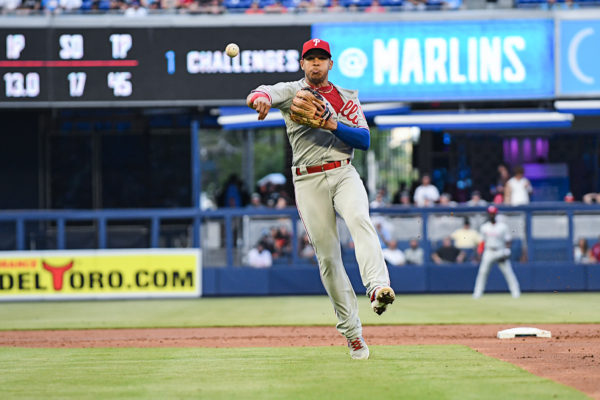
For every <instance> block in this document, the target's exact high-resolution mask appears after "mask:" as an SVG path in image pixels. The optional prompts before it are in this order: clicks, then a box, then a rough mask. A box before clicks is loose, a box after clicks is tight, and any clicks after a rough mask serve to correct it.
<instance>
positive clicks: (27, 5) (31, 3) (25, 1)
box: [4, 0, 42, 13]
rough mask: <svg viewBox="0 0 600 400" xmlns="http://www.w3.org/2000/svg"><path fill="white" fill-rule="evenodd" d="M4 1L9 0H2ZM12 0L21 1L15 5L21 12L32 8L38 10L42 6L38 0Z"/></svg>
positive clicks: (8, 0)
mask: <svg viewBox="0 0 600 400" xmlns="http://www.w3.org/2000/svg"><path fill="white" fill-rule="evenodd" d="M4 1H6V2H10V1H11V0H4ZM12 1H14V2H17V1H18V2H20V3H21V4H20V5H18V6H17V7H18V10H19V11H18V12H19V13H22V12H23V11H24V12H26V13H27V12H29V11H32V10H39V9H40V8H41V6H42V5H41V1H40V0H22V1H20V0H12Z"/></svg>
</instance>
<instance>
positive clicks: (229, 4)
mask: <svg viewBox="0 0 600 400" xmlns="http://www.w3.org/2000/svg"><path fill="white" fill-rule="evenodd" d="M252 1H253V0H225V1H224V2H223V5H224V6H225V8H231V9H235V8H250V6H251V5H252Z"/></svg>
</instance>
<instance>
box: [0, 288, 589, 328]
mask: <svg viewBox="0 0 600 400" xmlns="http://www.w3.org/2000/svg"><path fill="white" fill-rule="evenodd" d="M359 302H360V315H361V318H362V321H363V324H364V325H380V324H385V325H395V324H503V323H523V324H525V323H530V324H531V323H537V324H541V323H600V312H598V309H597V306H598V304H600V293H561V294H558V293H553V294H547V293H545V294H524V295H523V296H522V297H521V298H519V299H516V300H515V299H512V298H511V297H510V296H509V295H508V294H505V293H503V294H489V295H485V296H484V297H483V298H481V299H479V300H473V299H472V298H471V297H470V296H469V295H464V294H460V295H410V296H403V295H400V296H398V298H397V299H396V302H395V303H394V305H393V306H392V307H390V309H389V310H388V311H387V312H386V313H385V314H383V315H382V316H378V315H376V314H374V313H373V312H372V311H371V309H370V306H369V302H368V299H367V298H366V297H365V296H360V297H359ZM335 322H336V319H335V315H334V313H333V307H332V305H331V303H330V301H329V299H328V298H327V297H326V296H306V297H233V298H231V297H230V298H206V299H193V300H130V301H86V302H44V303H30V302H24V303H5V304H1V305H0V330H7V329H90V328H152V327H208V326H270V325H273V326H278V325H335Z"/></svg>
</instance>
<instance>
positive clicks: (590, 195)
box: [583, 193, 600, 204]
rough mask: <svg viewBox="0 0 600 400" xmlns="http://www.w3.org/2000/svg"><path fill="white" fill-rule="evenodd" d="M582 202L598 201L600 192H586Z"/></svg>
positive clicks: (599, 200) (599, 201)
mask: <svg viewBox="0 0 600 400" xmlns="http://www.w3.org/2000/svg"><path fill="white" fill-rule="evenodd" d="M583 202H584V203H585V204H594V203H600V193H586V194H584V195H583Z"/></svg>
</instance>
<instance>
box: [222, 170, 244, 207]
mask: <svg viewBox="0 0 600 400" xmlns="http://www.w3.org/2000/svg"><path fill="white" fill-rule="evenodd" d="M247 198H248V194H247V193H246V191H245V189H244V184H243V183H242V181H241V180H240V178H239V177H238V176H237V174H231V175H229V178H228V179H227V182H226V183H225V187H224V188H223V189H222V191H221V193H220V194H219V196H218V198H217V205H218V206H219V207H243V206H245V205H246V203H247Z"/></svg>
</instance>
